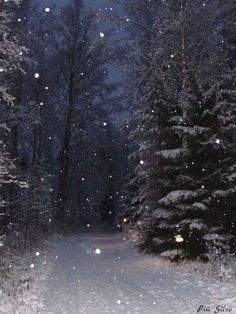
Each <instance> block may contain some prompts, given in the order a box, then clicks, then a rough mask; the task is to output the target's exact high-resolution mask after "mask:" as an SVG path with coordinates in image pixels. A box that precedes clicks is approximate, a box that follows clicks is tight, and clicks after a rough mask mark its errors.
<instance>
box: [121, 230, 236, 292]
mask: <svg viewBox="0 0 236 314" xmlns="http://www.w3.org/2000/svg"><path fill="white" fill-rule="evenodd" d="M124 234H125V236H127V238H128V239H129V241H128V242H129V245H130V246H132V247H133V249H136V250H137V246H138V243H139V240H138V238H137V237H134V238H133V237H132V236H130V233H128V232H126V233H124ZM172 253H174V254H175V255H176V254H179V251H177V250H176V252H175V251H174V250H173V252H172ZM141 254H142V253H141ZM143 255H144V256H146V258H145V259H146V266H148V264H150V266H151V265H152V264H153V263H154V261H155V265H154V264H153V265H152V267H155V266H157V267H160V266H161V267H167V268H168V267H173V268H175V267H177V268H178V270H180V271H183V272H191V273H192V272H196V273H199V274H200V275H203V276H204V277H209V278H214V279H216V280H218V281H221V282H222V283H228V284H231V285H233V286H235V287H236V257H235V255H234V254H230V253H224V254H223V253H221V252H220V250H217V249H214V250H212V251H211V252H210V253H209V255H208V259H209V261H208V262H203V261H201V260H197V261H190V260H181V261H179V260H176V261H174V260H173V259H172V260H171V259H168V258H166V257H165V255H164V254H163V256H162V257H160V256H157V255H155V254H153V255H149V254H145V253H143ZM168 257H171V256H170V255H168Z"/></svg>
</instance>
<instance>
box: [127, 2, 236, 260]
mask: <svg viewBox="0 0 236 314" xmlns="http://www.w3.org/2000/svg"><path fill="white" fill-rule="evenodd" d="M207 5H208V3H207ZM205 6H206V3H202V2H201V1H196V2H188V3H187V2H186V1H176V2H171V1H165V2H164V3H162V4H161V5H160V10H159V11H158V12H157V13H156V14H157V15H156V23H155V24H154V25H153V28H152V30H151V31H152V33H153V36H152V38H151V40H152V42H153V44H152V45H151V53H149V54H148V57H149V59H151V60H152V61H151V62H150V67H149V68H148V69H147V70H146V73H148V74H149V76H146V78H147V79H146V84H145V85H146V88H145V97H144V98H143V103H144V109H143V110H141V111H140V114H139V117H138V119H139V123H138V127H137V129H136V132H135V134H137V135H138V136H137V138H136V141H137V143H138V146H139V149H138V150H137V151H136V153H135V154H136V158H137V159H138V160H139V162H140V164H139V165H138V166H137V168H136V178H135V180H136V182H137V180H141V179H142V184H141V185H138V189H137V190H136V192H135V193H134V197H133V199H134V198H136V199H137V198H138V199H139V206H135V207H136V208H135V211H134V216H135V215H136V216H137V215H138V216H139V220H138V221H137V222H136V229H138V230H140V229H141V238H140V241H139V245H140V247H141V249H143V250H146V251H155V252H158V253H161V252H166V253H165V254H164V255H166V256H167V255H168V256H169V257H175V256H176V255H178V253H179V252H180V251H179V248H180V246H177V245H178V244H179V243H176V242H175V236H176V235H177V234H178V233H180V232H181V233H183V234H184V236H185V238H184V242H183V247H184V250H183V253H184V255H183V256H185V257H189V258H191V257H197V256H199V255H201V256H202V257H203V255H204V253H206V252H207V240H210V239H213V238H214V235H212V233H213V232H216V231H217V230H218V232H219V233H222V234H225V233H226V232H228V231H227V227H226V225H227V223H226V221H229V217H230V213H231V214H234V212H233V208H232V207H231V208H230V202H231V199H232V196H233V195H234V190H230V187H231V186H232V187H233V181H232V182H229V181H230V180H232V177H231V176H230V172H233V171H234V169H233V168H230V171H229V173H226V172H224V171H225V168H224V169H223V170H221V172H222V176H223V177H224V178H225V177H227V176H229V178H230V180H228V181H227V180H226V181H225V182H224V183H225V186H224V188H223V187H222V186H223V183H222V182H221V183H220V180H219V186H214V185H212V184H211V178H212V176H213V174H214V172H213V169H212V168H211V171H212V173H210V176H211V177H210V178H208V180H209V181H208V184H209V186H210V187H209V189H210V191H209V192H208V194H207V193H206V190H205V189H204V188H205V185H206V184H205V185H204V183H202V184H200V185H199V186H198V184H199V183H201V180H202V179H203V178H202V177H201V176H200V174H199V177H198V176H197V175H196V173H195V177H194V174H193V173H189V169H190V168H189V165H188V163H189V162H190V161H191V160H192V161H191V164H192V162H193V164H192V166H194V160H195V155H196V152H195V150H194V149H193V146H194V145H195V146H196V147H197V148H198V149H199V150H200V148H199V143H198V141H199V139H196V140H195V143H194V140H193V139H192V138H191V136H193V135H192V134H191V132H193V131H194V132H196V135H199V134H198V133H199V131H200V130H201V131H203V130H204V128H205V129H206V130H205V131H208V133H205V134H204V135H205V138H204V137H203V138H204V140H205V142H206V141H207V139H206V136H207V135H208V136H209V137H210V139H211V140H212V138H214V136H215V137H216V140H217V142H218V140H219V139H218V137H219V138H220V136H218V137H217V135H219V132H220V134H222V132H223V130H224V128H222V124H220V123H221V119H222V117H223V114H224V111H223V110H222V107H221V106H220V105H219V102H218V97H216V98H215V99H216V100H215V104H214V105H211V102H212V99H214V97H213V96H212V97H209V99H208V98H207V97H206V96H205V95H204V93H203V92H201V93H200V92H199V93H198V92H197V91H198V90H199V91H200V89H197V90H195V89H194V88H193V87H191V86H192V85H191V84H192V83H191V84H190V83H189V77H188V75H187V73H188V70H189V69H194V71H195V73H196V75H197V76H199V77H200V78H201V80H202V81H203V82H207V80H208V81H209V82H213V81H214V73H215V71H212V69H213V68H212V65H214V66H216V65H217V63H214V62H216V59H215V55H214V54H212V53H211V47H212V45H214V44H215V42H212V37H211V36H210V34H211V31H213V29H214V27H212V24H211V23H210V22H209V18H207V17H208V16H209V11H208V10H206V11H205ZM211 9H212V8H209V10H211ZM206 13H207V15H206ZM203 17H204V18H203ZM205 20H206V22H205V23H204V24H203V23H202V21H205ZM193 21H195V23H194V22H193ZM176 26H177V27H176ZM208 26H211V27H208ZM170 41H171V42H172V45H169V43H170ZM194 50H195V53H194ZM202 56H204V58H203V57H202ZM207 60H208V61H209V62H208V63H209V66H206V64H207ZM206 74H207V75H206ZM208 74H209V75H208ZM210 74H211V75H212V76H210ZM206 78H207V80H206ZM158 79H159V80H160V81H161V82H165V84H164V88H163V87H162V88H160V86H162V85H161V84H159V86H158V83H157V82H158ZM153 82H154V83H153ZM187 82H188V84H187ZM155 84H156V86H155ZM153 87H154V88H153ZM195 87H196V86H195ZM158 92H159V94H158ZM167 95H168V97H167ZM198 102H201V103H204V104H205V105H206V106H208V109H206V112H204V113H202V115H204V114H206V113H207V112H208V111H207V110H212V115H214V114H215V112H217V110H218V107H219V106H220V109H219V112H220V113H221V114H222V117H221V119H220V118H219V116H218V115H219V112H217V113H216V114H215V115H216V117H215V119H216V120H217V119H218V120H219V121H218V120H217V121H218V124H217V123H216V125H215V126H214V127H213V126H211V125H210V123H211V122H210V121H209V119H206V120H204V121H203V122H202V121H201V119H200V117H199V119H200V120H199V121H194V120H193V118H192V115H193V116H194V114H196V116H197V115H198V113H196V112H195V111H194V109H196V107H197V103H198ZM163 103H166V105H164V106H162V104H163ZM161 108H162V109H163V108H165V111H162V110H161ZM189 108H190V109H189ZM162 112H164V114H163V115H162ZM150 113H152V114H150ZM155 113H156V114H155ZM161 117H165V118H164V119H163V120H162V119H160V118H161ZM224 117H226V115H225V116H224ZM177 123H178V124H177ZM187 123H188V125H187ZM202 123H203V125H202ZM207 123H208V124H209V125H206V124H207ZM227 123H228V126H229V128H227V131H226V135H225V141H227V145H226V144H225V145H226V149H225V150H223V152H224V155H223V157H224V159H223V160H224V161H223V163H224V162H225V159H226V157H227V159H228V162H229V164H228V166H229V165H231V166H233V162H232V142H230V137H231V134H232V132H231V130H232V128H231V126H232V120H231V121H229V120H228V122H227ZM176 124H177V125H176ZM195 124H196V125H195ZM208 128H209V130H208ZM181 130H182V133H181ZM184 130H185V131H186V134H185V132H184ZM188 131H189V132H190V133H189V134H188ZM150 132H152V135H153V137H152V136H150ZM190 139H191V140H190ZM155 142H156V143H155ZM191 142H192V143H194V144H191ZM154 143H155V144H154ZM197 144H198V145H197ZM200 144H202V145H203V146H204V143H201V142H200ZM208 149H209V147H208ZM217 153H218V154H216V155H217V158H218V159H217V160H219V163H217V162H216V160H215V159H214V156H213V157H212V160H211V161H210V160H209V158H208V159H207V160H206V159H205V160H203V161H202V163H204V162H205V163H206V161H207V162H208V163H209V165H211V164H213V166H211V167H214V166H215V167H218V166H219V167H223V166H222V160H221V158H223V157H222V150H221V149H219V147H218V148H217ZM210 156H211V155H210ZM199 160H201V159H199ZM187 161H188V162H187ZM200 167H202V168H201V169H206V166H204V165H203V164H201V165H200ZM200 167H199V168H200ZM209 167H210V166H209ZM193 168H194V167H193ZM199 168H194V169H195V171H197V169H199ZM201 169H200V170H201ZM201 171H202V170H201ZM215 171H216V170H215ZM193 172H194V170H193ZM200 173H201V172H200ZM203 181H207V179H206V178H204V180H203ZM222 181H224V179H222ZM191 184H192V186H191ZM197 187H198V188H197ZM203 187H204V188H203ZM214 188H215V190H214ZM227 189H229V191H228V192H229V195H228V196H227V200H226V201H225V203H224V205H225V206H226V203H227V204H228V205H227V208H226V213H224V214H223V215H224V216H226V217H227V218H226V219H225V220H224V223H223V221H222V220H221V218H220V217H221V214H222V211H221V212H220V208H219V207H217V206H215V205H214V201H212V203H209V202H207V201H206V199H207V198H210V199H211V198H212V199H214V197H215V195H217V194H214V193H215V192H216V191H220V190H225V191H226V190H227ZM222 193H223V194H224V192H222ZM217 196H218V197H219V195H217ZM222 199H223V195H222V198H221V200H217V203H220V204H221V205H222V202H223V200H222ZM201 200H202V202H201ZM193 204H195V205H194V208H195V207H196V206H197V207H198V206H199V207H200V208H195V212H194V211H193ZM202 205H204V206H205V207H206V209H207V208H209V211H208V212H207V210H206V213H207V214H205V216H203V217H202V216H201V215H200V214H199V212H200V211H201V210H202V211H203V208H205V207H203V206H202ZM207 205H208V207H207ZM187 208H189V212H186V211H187ZM197 209H199V211H198V210H197ZM210 210H211V211H210ZM192 212H194V213H195V215H192V216H191V214H192ZM197 212H198V213H197ZM212 212H214V214H213V216H214V217H215V218H216V215H215V213H216V212H217V213H218V214H219V216H218V219H215V221H211V219H210V218H209V219H210V221H209V222H208V223H207V220H208V213H209V217H210V215H211V213H212ZM214 228H215V229H214ZM217 228H218V229H217ZM231 231H232V230H231ZM207 234H208V236H206V235H207ZM209 234H211V235H209ZM204 236H206V237H205V238H204ZM216 238H217V236H216ZM223 238H225V237H223V236H222V238H221V237H220V236H219V235H218V239H219V240H222V242H223ZM214 240H215V239H214ZM193 244H194V246H193ZM193 247H194V250H192V248H193ZM177 248H178V250H176V249H177Z"/></svg>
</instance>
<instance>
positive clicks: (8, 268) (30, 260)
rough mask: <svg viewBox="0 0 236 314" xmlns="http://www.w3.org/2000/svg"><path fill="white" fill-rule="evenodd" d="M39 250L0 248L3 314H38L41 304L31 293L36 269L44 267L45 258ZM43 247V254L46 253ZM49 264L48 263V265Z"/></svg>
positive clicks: (0, 287)
mask: <svg viewBox="0 0 236 314" xmlns="http://www.w3.org/2000/svg"><path fill="white" fill-rule="evenodd" d="M39 247H42V244H41V245H40V246H37V247H31V248H30V249H29V248H28V249H23V248H22V247H21V248H18V249H16V248H9V247H5V248H4V249H3V248H1V252H0V254H1V261H0V314H36V313H38V310H37V309H38V306H39V305H40V300H38V299H37V300H36V299H35V298H34V293H32V291H33V288H34V284H35V281H36V280H37V265H38V264H43V263H44V260H45V254H43V253H40V252H39ZM45 250H46V247H42V249H41V250H40V251H42V252H43V251H45ZM45 264H46V263H45Z"/></svg>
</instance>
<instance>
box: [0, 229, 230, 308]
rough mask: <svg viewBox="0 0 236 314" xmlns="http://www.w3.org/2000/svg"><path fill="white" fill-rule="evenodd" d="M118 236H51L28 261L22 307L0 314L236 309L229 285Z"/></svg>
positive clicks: (98, 234)
mask: <svg viewBox="0 0 236 314" xmlns="http://www.w3.org/2000/svg"><path fill="white" fill-rule="evenodd" d="M123 237H124V236H123V235H122V234H102V233H90V234H89V233H88V234H87V233H86V234H82V235H74V236H67V237H62V236H60V237H59V236H56V237H53V238H52V239H51V240H50V242H49V250H48V253H46V254H45V253H42V252H39V254H38V253H37V252H35V257H34V258H33V261H32V260H28V264H29V263H30V265H31V266H32V267H30V265H29V269H30V273H31V276H32V278H35V280H33V284H32V287H31V288H30V290H29V291H27V293H26V295H25V296H24V298H25V300H24V302H22V304H24V307H23V308H22V307H21V309H20V310H19V309H17V310H16V309H15V312H13V311H12V312H11V310H9V311H6V312H4V309H1V310H3V312H1V310H0V313H7V314H10V313H20V314H28V313H29V314H36V313H41V314H80V313H81V314H105V313H107V314H112V313H117V314H126V313H127V314H128V313H130V314H143V313H147V314H154V313H155V314H166V313H175V314H191V313H197V310H198V308H199V306H200V305H204V306H206V307H211V312H212V313H214V311H215V307H216V306H218V305H225V304H226V305H227V306H228V307H232V311H231V313H236V290H235V288H234V287H233V286H232V285H230V284H223V283H221V282H219V281H216V280H214V279H212V278H211V277H210V276H206V275H202V274H200V273H196V272H190V271H185V270H184V267H176V266H173V265H172V266H171V265H169V266H168V265H164V264H163V263H162V262H161V261H160V260H159V259H157V258H155V257H150V256H144V255H142V254H140V253H138V252H136V251H135V250H132V249H131V248H130V245H129V244H128V242H127V241H126V240H124V238H123ZM36 253H37V254H36ZM32 254H33V253H32ZM32 263H33V264H32ZM0 304H1V303H0ZM222 309H223V308H222ZM199 313H204V312H203V311H200V312H199ZM219 313H220V312H219Z"/></svg>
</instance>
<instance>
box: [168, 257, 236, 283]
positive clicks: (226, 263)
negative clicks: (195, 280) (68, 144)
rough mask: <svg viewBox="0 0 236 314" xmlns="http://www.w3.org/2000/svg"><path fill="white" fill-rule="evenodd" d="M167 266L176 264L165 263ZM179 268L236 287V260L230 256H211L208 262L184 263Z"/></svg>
mask: <svg viewBox="0 0 236 314" xmlns="http://www.w3.org/2000/svg"><path fill="white" fill-rule="evenodd" d="M165 264H166V265H167V264H168V265H171V264H172V265H173V266H174V267H175V265H176V264H174V263H169V262H167V261H165ZM178 268H179V270H180V271H184V272H191V273H192V272H196V273H199V274H201V275H203V276H204V277H205V278H206V277H209V278H214V279H216V280H218V281H221V282H222V283H228V284H231V285H233V286H235V287H236V258H235V257H233V256H229V255H223V254H222V255H219V256H209V261H208V262H201V261H182V262H181V263H180V264H179V265H178Z"/></svg>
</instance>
